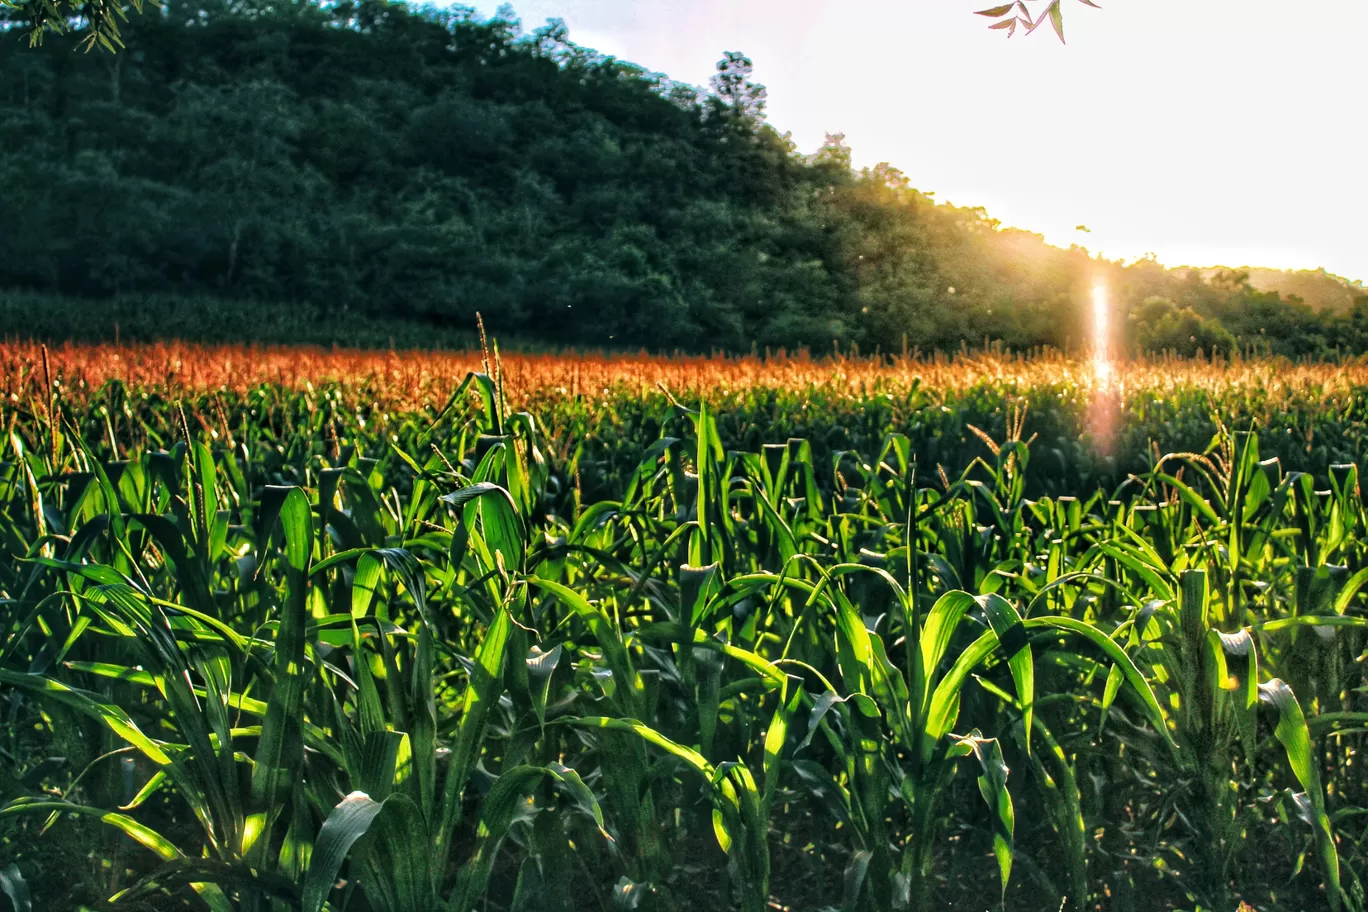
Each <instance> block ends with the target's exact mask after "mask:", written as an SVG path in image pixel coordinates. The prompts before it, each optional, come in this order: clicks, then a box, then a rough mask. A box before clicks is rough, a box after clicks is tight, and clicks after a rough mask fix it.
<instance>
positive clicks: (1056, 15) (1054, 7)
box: [975, 0, 1102, 44]
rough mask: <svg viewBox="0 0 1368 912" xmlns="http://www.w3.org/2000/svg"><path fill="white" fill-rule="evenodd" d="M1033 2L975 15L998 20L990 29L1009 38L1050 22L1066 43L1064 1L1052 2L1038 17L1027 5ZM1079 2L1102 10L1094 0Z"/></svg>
mask: <svg viewBox="0 0 1368 912" xmlns="http://www.w3.org/2000/svg"><path fill="white" fill-rule="evenodd" d="M1032 2H1036V0H1016V2H1014V3H1007V4H1004V5H1003V6H994V7H992V8H990V9H985V10H979V11H978V12H977V13H976V14H975V15H978V16H987V17H988V18H989V19H996V20H997V21H996V22H994V23H993V24H992V25H990V26H988V27H989V28H990V29H997V30H1006V32H1007V37H1008V38H1010V37H1012V36H1013V35H1015V34H1016V30H1017V29H1018V28H1023V29H1025V30H1026V34H1028V35H1029V34H1030V33H1031V32H1034V31H1035V30H1036V29H1038V28H1040V26H1041V25H1042V24H1044V23H1045V22H1046V21H1048V22H1049V23H1050V25H1051V27H1053V28H1054V31H1055V34H1056V35H1058V36H1059V41H1060V43H1061V44H1062V43H1063V42H1064V11H1063V9H1062V8H1061V7H1060V3H1061V2H1062V0H1050V5H1049V6H1047V7H1045V9H1043V10H1041V12H1040V15H1038V16H1032V14H1031V10H1030V7H1028V6H1027V5H1026V4H1027V3H1032ZM1078 2H1079V3H1083V4H1086V5H1087V6H1091V7H1092V8H1093V9H1101V8H1102V7H1100V6H1098V5H1097V4H1096V3H1094V2H1093V0H1078Z"/></svg>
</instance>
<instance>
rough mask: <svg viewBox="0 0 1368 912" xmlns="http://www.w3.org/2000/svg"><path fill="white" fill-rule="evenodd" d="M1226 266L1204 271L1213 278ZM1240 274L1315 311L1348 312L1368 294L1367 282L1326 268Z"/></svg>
mask: <svg viewBox="0 0 1368 912" xmlns="http://www.w3.org/2000/svg"><path fill="white" fill-rule="evenodd" d="M1223 268H1226V267H1214V268H1210V269H1204V270H1201V271H1202V274H1203V275H1205V276H1213V275H1215V274H1216V273H1217V272H1219V271H1220V270H1221V269H1223ZM1235 271H1236V272H1243V273H1245V274H1247V275H1248V276H1249V284H1250V285H1251V286H1252V287H1254V288H1255V289H1256V290H1258V291H1270V292H1274V293H1276V294H1279V295H1282V296H1283V297H1287V298H1290V297H1297V298H1300V299H1301V300H1302V301H1303V302H1305V303H1306V304H1307V305H1309V306H1310V307H1311V309H1312V310H1315V311H1318V312H1320V311H1330V312H1332V313H1346V312H1348V311H1349V310H1350V309H1351V308H1352V307H1353V306H1354V302H1355V301H1356V300H1357V299H1358V298H1361V297H1363V296H1364V295H1365V294H1368V288H1365V287H1364V285H1363V282H1361V281H1354V280H1351V279H1346V278H1344V277H1343V276H1337V275H1335V274H1334V273H1331V272H1326V271H1325V270H1324V269H1266V268H1263V267H1259V266H1240V267H1238V268H1237V269H1236V270H1235Z"/></svg>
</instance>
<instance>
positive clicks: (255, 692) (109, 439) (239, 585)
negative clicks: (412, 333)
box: [0, 345, 1368, 912]
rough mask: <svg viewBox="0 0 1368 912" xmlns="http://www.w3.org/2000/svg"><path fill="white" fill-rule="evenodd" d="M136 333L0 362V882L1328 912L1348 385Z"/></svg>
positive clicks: (304, 892) (97, 895) (1342, 768)
mask: <svg viewBox="0 0 1368 912" xmlns="http://www.w3.org/2000/svg"><path fill="white" fill-rule="evenodd" d="M170 350H171V349H170V348H169V347H163V348H162V349H160V350H147V349H142V350H135V349H127V350H119V349H106V350H103V351H102V352H101V353H95V352H93V350H84V354H82V351H83V350H80V349H67V350H64V351H57V352H52V353H48V352H46V351H43V352H39V351H37V350H34V349H32V348H25V347H24V346H17V345H10V346H7V347H6V348H5V349H4V351H3V352H0V363H3V364H4V366H5V372H6V376H5V382H6V383H7V384H8V388H7V389H6V390H5V398H6V404H5V414H4V425H5V435H4V437H3V439H0V492H2V493H0V549H3V555H2V556H0V618H3V623H4V631H5V636H4V639H3V648H2V650H0V705H3V707H4V711H5V713H6V722H7V724H6V726H5V727H4V729H3V731H2V732H0V735H2V737H0V802H3V804H0V892H2V893H3V894H4V896H5V897H6V898H7V900H8V902H9V903H10V904H11V905H12V906H13V907H14V908H15V909H18V910H25V912H27V910H30V909H48V908H51V909H70V908H88V909H182V908H185V909H209V910H213V912H220V910H232V909H244V910H262V912H277V910H296V909H302V910H305V912H322V910H333V912H343V910H348V912H362V910H376V912H429V910H449V912H470V910H523V912H532V910H545V912H552V910H555V912H570V910H581V909H583V910H608V909H614V910H617V909H628V910H630V909H640V910H655V909H660V910H667V909H674V908H680V907H683V908H707V909H713V908H716V909H738V910H744V912H762V910H767V909H792V910H799V909H803V910H825V909H840V910H870V912H873V910H879V912H882V910H890V909H906V910H919V912H920V910H933V909H975V908H977V909H993V908H1005V909H1012V910H1049V912H1056V910H1061V909H1068V910H1091V909H1098V910H1118V912H1121V910H1153V909H1187V910H1196V909H1209V910H1234V909H1236V908H1237V907H1239V906H1240V905H1241V904H1242V903H1244V904H1246V905H1247V907H1249V908H1252V909H1260V910H1273V909H1333V910H1340V909H1343V910H1361V909H1363V908H1364V906H1365V896H1364V891H1363V887H1362V885H1361V882H1360V875H1359V873H1358V872H1359V871H1361V870H1362V869H1363V865H1364V862H1365V849H1368V846H1365V843H1364V840H1365V838H1368V816H1365V815H1368V775H1366V773H1368V771H1366V770H1364V769H1363V768H1362V765H1361V760H1360V750H1361V748H1362V747H1363V746H1364V744H1365V738H1366V737H1368V700H1366V699H1365V696H1364V694H1365V691H1366V690H1368V678H1365V675H1364V671H1363V663H1362V658H1363V655H1364V652H1365V647H1368V635H1366V634H1368V604H1366V603H1365V593H1364V586H1365V583H1368V555H1365V546H1364V544H1363V542H1364V535H1365V524H1368V515H1365V509H1364V502H1363V498H1362V495H1361V491H1360V486H1359V465H1360V463H1361V461H1362V459H1363V458H1364V454H1363V445H1364V444H1363V439H1364V438H1363V432H1362V430H1361V428H1362V415H1361V411H1362V409H1363V406H1362V405H1361V402H1362V401H1363V398H1362V395H1361V392H1362V390H1363V389H1364V387H1365V386H1368V370H1365V369H1364V368H1361V367H1358V366H1355V365H1337V366H1329V367H1310V366H1292V365H1275V364H1268V363H1257V362H1256V363H1250V364H1235V365H1225V366H1215V365H1200V364H1199V365H1181V364H1177V363H1174V364H1169V365H1167V366H1165V365H1164V364H1161V363H1156V364H1150V365H1140V366H1137V367H1135V368H1134V369H1133V370H1132V372H1130V373H1128V374H1127V373H1122V374H1120V375H1119V377H1118V381H1117V382H1118V385H1119V386H1118V388H1117V389H1113V390H1111V391H1109V392H1107V391H1099V390H1097V389H1095V388H1094V387H1093V386H1092V385H1091V384H1090V381H1089V380H1088V377H1087V375H1086V370H1085V369H1084V366H1080V365H1077V364H1073V363H1071V362H1067V361H1063V360H1060V359H1049V358H1042V359H1037V360H1034V361H1032V360H1021V359H1009V358H1005V357H997V358H978V359H975V358H969V357H966V358H964V359H958V360H941V361H930V362H923V361H919V360H917V359H913V358H906V359H903V360H901V361H894V362H891V363H889V362H876V361H873V360H867V361H862V360H852V359H844V360H843V359H835V360H828V361H812V360H802V359H799V360H795V361H790V362H775V363H773V364H771V365H770V366H769V367H766V366H765V364H766V362H764V361H763V360H762V359H752V360H746V359H740V360H731V361H728V360H725V359H723V360H717V359H714V360H712V361H707V360H694V361H692V362H690V361H680V362H671V361H663V362H660V363H658V364H656V366H655V367H653V368H652V367H649V364H650V362H649V361H648V360H647V359H644V358H641V359H626V360H625V361H623V362H621V363H615V362H613V361H612V359H606V358H604V359H598V360H596V361H595V360H592V359H588V360H585V361H583V362H582V363H580V364H579V366H578V367H576V366H575V365H574V363H573V362H572V361H563V362H561V363H559V364H556V363H555V362H554V359H552V358H550V357H549V356H546V357H540V358H536V357H531V356H520V357H516V358H514V357H510V358H507V359H500V358H499V357H498V355H497V352H495V353H493V354H489V353H486V354H484V355H478V354H477V355H473V356H456V355H451V356H443V358H444V360H433V361H428V362H421V361H417V360H405V359H403V358H401V357H399V356H393V355H388V356H387V355H374V356H361V355H354V354H338V355H333V356H330V355H329V354H327V353H321V352H319V353H314V354H312V355H309V356H307V357H310V358H314V359H315V362H316V363H313V365H312V368H311V369H312V370H314V372H315V373H314V376H313V378H312V379H310V378H309V377H308V376H306V375H304V374H302V373H301V372H300V369H299V368H298V367H296V368H294V369H289V370H287V366H286V364H287V359H285V358H284V357H283V355H281V354H280V353H278V352H277V353H272V352H256V353H255V354H254V350H250V349H241V350H219V351H215V352H207V353H206V352H204V351H200V352H198V353H196V352H195V351H194V350H189V349H187V350H185V353H186V357H185V363H190V364H192V365H193V366H192V367H184V366H182V367H178V368H176V369H175V370H171V371H163V370H160V369H159V368H158V367H157V366H156V361H157V358H159V357H162V356H163V355H165V353H166V352H167V351H170ZM97 354H98V356H96V355H97ZM461 357H464V358H466V359H467V360H466V361H465V362H463V361H461ZM386 358H393V359H395V360H394V361H390V362H386V360H385V359H386ZM434 358H436V356H434ZM215 359H218V360H217V361H216V360H215ZM227 359H231V360H232V361H233V362H234V363H236V364H237V365H239V366H238V367H237V368H236V370H237V373H236V374H233V373H232V370H233V369H232V368H229V369H228V370H226V371H225V370H218V372H217V373H216V367H215V365H216V364H221V363H222V362H223V361H224V360H227ZM273 359H274V360H273ZM467 362H470V363H467ZM364 363H369V364H371V372H370V373H367V372H366V370H365V369H363V367H364ZM387 363H388V364H389V365H391V366H389V367H387V366H386V364H387ZM586 363H587V364H588V365H589V366H587V367H586V366H585V365H586ZM329 365H331V367H329ZM567 365H568V366H567ZM272 371H275V375H274V376H272V374H271V372H272ZM291 371H292V372H291ZM386 371H393V372H395V373H394V374H393V375H392V376H391V375H387V374H386ZM539 371H540V372H542V373H541V374H540V375H539V374H538V372H539ZM652 371H654V373H652ZM690 371H693V372H694V379H693V380H692V381H690V380H689V379H688V375H689V373H690ZM406 372H407V373H406ZM462 373H463V374H464V380H462V381H460V382H459V384H451V383H449V381H448V386H447V387H446V388H445V389H444V388H443V382H444V380H443V378H444V377H447V378H450V377H452V376H455V377H457V378H459V377H460V376H461V374H462ZM567 376H568V377H570V378H572V379H571V380H570V383H571V384H573V385H574V386H575V388H573V389H571V388H565V389H562V387H565V386H566V383H565V378H566V377H567ZM657 383H658V384H659V386H658V387H657V386H656V384H657ZM581 384H583V385H582V386H581ZM453 388H454V392H453V391H452V389H453ZM1099 416H1102V417H1099ZM1107 416H1110V417H1109V418H1108V417H1107ZM1104 418H1106V420H1105V421H1104V420H1103V419H1104ZM1102 424H1106V425H1108V427H1107V428H1106V429H1105V431H1104V430H1103V429H1102V427H1101V425H1102ZM1103 438H1105V439H1103ZM0 905H3V903H0Z"/></svg>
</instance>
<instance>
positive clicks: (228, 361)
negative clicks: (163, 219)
mask: <svg viewBox="0 0 1368 912" xmlns="http://www.w3.org/2000/svg"><path fill="white" fill-rule="evenodd" d="M44 358H45V352H44V348H43V346H40V345H37V344H34V343H25V342H5V343H0V394H2V395H3V396H4V398H5V399H6V400H7V401H8V402H9V403H20V402H32V401H34V400H35V399H36V398H39V397H41V398H46V397H47V395H48V393H49V382H50V383H51V386H52V392H53V393H55V394H56V395H58V396H60V397H61V398H62V399H64V400H66V401H68V402H72V403H79V402H80V401H81V400H82V399H84V394H86V393H88V392H90V391H93V390H96V389H98V388H100V387H101V386H102V385H103V384H104V383H106V382H107V381H110V380H119V381H122V382H123V383H124V384H126V385H127V386H128V387H130V388H131V389H137V390H141V391H145V392H155V393H158V394H161V395H164V396H168V397H172V398H176V397H179V396H182V395H191V394H196V393H203V392H209V391H214V390H222V391H236V392H241V391H243V390H246V389H249V388H252V387H256V386H259V385H262V384H274V385H278V386H281V387H284V388H290V389H302V388H305V387H306V386H308V385H311V384H312V385H323V384H328V385H336V386H338V387H341V388H342V389H343V390H344V391H345V392H346V393H348V394H349V395H364V397H365V399H366V400H367V401H369V402H371V403H372V404H374V405H375V406H377V407H380V408H384V409H390V410H397V411H404V410H408V409H412V408H421V407H424V406H431V405H433V404H434V403H440V402H441V401H443V400H444V399H445V398H446V396H448V395H449V394H450V391H451V389H452V388H453V387H454V386H455V384H457V383H458V382H460V380H461V379H462V378H463V377H464V376H465V374H466V373H467V372H468V371H472V370H476V371H478V370H480V369H481V360H482V355H481V353H480V352H478V351H472V352H459V353H457V352H425V351H400V352H375V351H357V350H327V349H322V348H316V347H306V346H298V347H296V346H244V345H192V344H185V343H179V342H169V343H157V344H140V345H113V344H65V345H61V346H56V347H53V348H50V349H47V350H46V366H45V363H44ZM1113 368H1114V369H1113V373H1112V378H1111V390H1112V392H1113V393H1119V394H1120V395H1121V396H1122V397H1125V396H1128V395H1133V394H1137V393H1140V394H1145V393H1148V394H1150V395H1153V396H1162V395H1163V394H1164V392H1165V391H1166V390H1174V389H1180V388H1181V389H1186V390H1193V389H1199V390H1202V391H1204V392H1207V393H1210V394H1211V395H1213V396H1219V395H1220V394H1221V393H1222V392H1223V391H1225V390H1228V389H1230V388H1231V387H1239V388H1241V389H1243V390H1245V391H1249V390H1250V389H1251V388H1254V389H1261V390H1264V391H1266V392H1267V393H1270V394H1272V397H1271V398H1274V399H1276V398H1279V396H1278V394H1280V393H1281V394H1285V395H1293V394H1300V395H1303V396H1304V395H1306V394H1307V393H1321V392H1323V393H1327V394H1333V393H1337V392H1345V391H1351V390H1353V389H1355V388H1359V387H1363V386H1365V385H1368V363H1365V362H1361V361H1360V362H1345V363H1340V364H1293V363H1290V362H1287V361H1269V360H1260V361H1236V362H1233V363H1229V364H1225V363H1220V364H1213V363H1210V362H1206V361H1191V360H1181V359H1155V360H1146V361H1140V362H1129V363H1118V364H1116V365H1114V366H1113ZM501 372H502V378H503V383H504V387H505V392H506V395H507V398H508V400H509V403H510V404H511V405H522V404H527V403H532V402H536V401H539V400H545V399H547V398H557V397H560V396H582V397H585V398H588V399H592V398H595V397H598V396H602V395H606V394H608V393H610V392H613V393H617V394H622V393H624V392H631V391H632V390H633V388H634V387H635V388H636V389H637V390H639V392H640V393H642V394H646V393H651V392H654V391H655V389H656V388H657V387H658V386H662V385H663V386H665V387H667V388H668V389H670V390H671V391H673V392H674V393H676V394H680V395H695V394H722V395H725V394H727V393H729V392H743V391H745V390H748V389H762V388H783V389H789V390H793V389H812V390H814V391H816V390H822V391H824V392H828V393H838V394H839V393H850V394H856V395H868V394H870V393H877V392H879V391H881V390H893V389H905V388H906V387H907V386H909V385H911V384H913V383H920V384H921V385H922V386H924V387H929V388H930V389H935V390H955V389H964V388H967V387H972V386H977V385H980V384H984V383H993V384H998V385H1003V386H1005V387H1007V388H1009V389H1011V388H1015V389H1018V390H1025V389H1031V388H1037V387H1041V386H1045V385H1062V386H1080V385H1081V386H1094V385H1096V384H1097V380H1096V378H1095V375H1094V368H1093V365H1092V363H1091V362H1088V361H1086V360H1079V359H1074V358H1066V357H1063V356H1060V355H1054V354H1044V355H1036V356H1032V357H1021V356H1015V355H1001V354H974V353H962V354H958V355H954V356H944V355H936V356H931V357H908V358H892V359H889V358H883V359H876V358H865V357H858V356H856V357H851V356H826V357H821V358H812V357H807V356H783V357H775V358H764V357H757V356H736V357H733V356H726V355H712V356H674V357H657V356H652V355H647V354H644V353H643V354H627V355H623V354H613V355H606V354H601V353H583V354H511V355H504V356H503V357H502V358H501Z"/></svg>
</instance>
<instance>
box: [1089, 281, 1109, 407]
mask: <svg viewBox="0 0 1368 912" xmlns="http://www.w3.org/2000/svg"><path fill="white" fill-rule="evenodd" d="M1092 297H1093V308H1092V309H1093V376H1094V377H1096V378H1097V382H1098V383H1099V384H1101V385H1102V386H1106V385H1107V384H1108V383H1109V382H1110V381H1111V376H1112V365H1111V345H1110V339H1111V319H1110V318H1111V308H1110V305H1109V304H1108V302H1107V288H1106V286H1105V285H1102V284H1101V283H1098V284H1097V285H1095V286H1093V294H1092Z"/></svg>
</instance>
